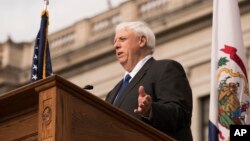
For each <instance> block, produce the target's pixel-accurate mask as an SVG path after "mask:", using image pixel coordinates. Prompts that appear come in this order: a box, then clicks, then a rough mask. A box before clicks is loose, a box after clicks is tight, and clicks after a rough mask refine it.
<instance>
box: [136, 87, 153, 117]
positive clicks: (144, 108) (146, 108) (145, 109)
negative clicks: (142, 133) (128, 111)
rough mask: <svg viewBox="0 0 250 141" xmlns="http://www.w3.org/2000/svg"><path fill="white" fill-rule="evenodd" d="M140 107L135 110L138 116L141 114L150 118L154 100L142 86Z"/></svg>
mask: <svg viewBox="0 0 250 141" xmlns="http://www.w3.org/2000/svg"><path fill="white" fill-rule="evenodd" d="M138 93H139V96H138V107H137V109H135V110H134V112H135V113H136V114H140V115H142V116H144V117H149V113H150V110H151V104H152V98H151V96H150V95H148V94H147V93H146V92H145V90H144V87H143V86H140V87H139V89H138Z"/></svg>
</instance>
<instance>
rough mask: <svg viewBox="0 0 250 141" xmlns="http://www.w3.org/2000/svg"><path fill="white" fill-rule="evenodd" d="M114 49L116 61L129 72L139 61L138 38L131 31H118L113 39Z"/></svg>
mask: <svg viewBox="0 0 250 141" xmlns="http://www.w3.org/2000/svg"><path fill="white" fill-rule="evenodd" d="M114 47H115V51H116V58H117V60H118V61H119V62H120V64H121V65H122V66H123V67H124V68H125V69H126V70H127V71H131V70H132V69H133V67H134V66H135V65H136V64H137V63H138V62H139V59H140V58H139V57H140V38H139V37H138V36H136V34H135V33H134V32H133V31H131V30H126V29H122V30H119V31H117V32H116V35H115V38H114Z"/></svg>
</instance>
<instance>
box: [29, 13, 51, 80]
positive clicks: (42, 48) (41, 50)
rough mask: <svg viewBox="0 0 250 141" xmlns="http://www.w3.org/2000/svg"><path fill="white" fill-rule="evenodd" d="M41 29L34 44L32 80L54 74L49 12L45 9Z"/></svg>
mask: <svg viewBox="0 0 250 141" xmlns="http://www.w3.org/2000/svg"><path fill="white" fill-rule="evenodd" d="M41 18H42V19H41V25H40V30H39V32H38V34H37V37H36V40H35V46H34V55H33V63H32V70H31V81H36V80H39V79H44V78H46V77H48V76H50V75H52V65H51V59H50V51H49V42H48V39H47V36H48V12H47V10H44V11H43V12H42V17H41Z"/></svg>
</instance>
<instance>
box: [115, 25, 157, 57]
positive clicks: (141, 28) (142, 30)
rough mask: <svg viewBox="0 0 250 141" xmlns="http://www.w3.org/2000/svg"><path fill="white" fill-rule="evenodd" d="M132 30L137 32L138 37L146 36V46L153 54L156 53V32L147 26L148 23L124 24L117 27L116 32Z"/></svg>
mask: <svg viewBox="0 0 250 141" xmlns="http://www.w3.org/2000/svg"><path fill="white" fill-rule="evenodd" d="M123 29H126V30H132V31H134V32H135V34H136V35H137V36H145V37H146V40H147V43H146V46H147V47H148V48H149V49H151V53H153V52H154V49H155V34H154V32H153V31H152V30H151V29H150V28H149V27H148V26H147V24H146V23H144V22H141V21H134V22H122V23H120V24H118V25H117V26H116V29H115V30H116V32H118V31H119V30H123Z"/></svg>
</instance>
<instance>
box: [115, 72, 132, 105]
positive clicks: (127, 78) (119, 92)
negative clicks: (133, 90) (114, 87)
mask: <svg viewBox="0 0 250 141" xmlns="http://www.w3.org/2000/svg"><path fill="white" fill-rule="evenodd" d="M130 79H131V76H130V75H129V74H127V75H126V76H125V79H123V82H122V86H121V87H120V89H119V91H118V93H117V95H116V97H115V100H114V102H113V105H115V104H116V102H117V101H119V99H120V98H121V96H122V94H123V92H124V90H125V89H126V88H127V86H128V84H129V80H130Z"/></svg>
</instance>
